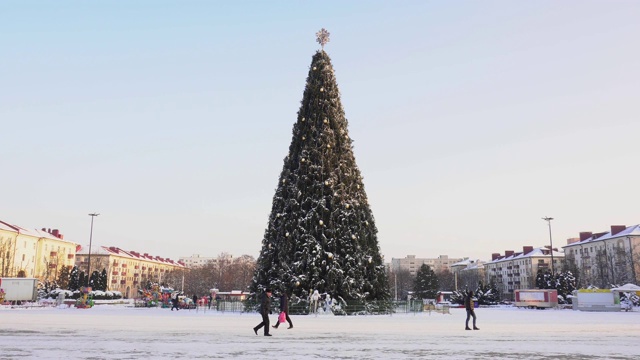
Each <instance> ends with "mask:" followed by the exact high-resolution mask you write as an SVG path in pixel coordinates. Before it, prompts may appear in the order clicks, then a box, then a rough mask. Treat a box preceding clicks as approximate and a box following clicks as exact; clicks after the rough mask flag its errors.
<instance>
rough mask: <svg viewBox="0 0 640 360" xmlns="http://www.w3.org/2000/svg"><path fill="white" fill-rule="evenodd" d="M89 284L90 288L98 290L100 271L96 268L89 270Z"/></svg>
mask: <svg viewBox="0 0 640 360" xmlns="http://www.w3.org/2000/svg"><path fill="white" fill-rule="evenodd" d="M89 286H91V289H92V290H99V286H100V272H98V270H94V271H93V272H91V278H90V279H89Z"/></svg>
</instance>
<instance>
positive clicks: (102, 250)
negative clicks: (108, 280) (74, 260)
mask: <svg viewBox="0 0 640 360" xmlns="http://www.w3.org/2000/svg"><path fill="white" fill-rule="evenodd" d="M76 253H77V254H78V255H88V254H89V245H83V246H81V247H80V248H79V249H78V250H77V251H76ZM91 254H92V255H114V256H120V257H125V258H130V259H135V260H144V261H150V262H157V263H162V264H170V265H174V266H184V264H182V263H179V262H178V261H174V260H171V259H169V258H163V257H160V256H153V255H149V254H147V253H144V254H141V253H139V252H137V251H133V250H129V251H127V250H123V249H121V248H119V247H116V246H92V247H91Z"/></svg>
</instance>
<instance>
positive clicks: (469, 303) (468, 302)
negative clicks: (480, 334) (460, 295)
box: [464, 290, 480, 330]
mask: <svg viewBox="0 0 640 360" xmlns="http://www.w3.org/2000/svg"><path fill="white" fill-rule="evenodd" d="M464 307H465V309H467V322H466V323H465V328H464V329H465V330H471V328H469V318H470V317H472V316H473V330H480V329H479V328H477V327H476V312H475V311H473V291H471V290H469V292H468V293H467V296H466V297H465V298H464Z"/></svg>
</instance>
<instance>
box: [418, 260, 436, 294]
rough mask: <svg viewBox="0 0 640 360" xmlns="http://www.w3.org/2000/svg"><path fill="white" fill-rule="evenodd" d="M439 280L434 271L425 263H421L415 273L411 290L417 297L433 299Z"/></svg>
mask: <svg viewBox="0 0 640 360" xmlns="http://www.w3.org/2000/svg"><path fill="white" fill-rule="evenodd" d="M438 287H439V281H438V276H436V273H435V272H434V271H433V270H432V269H431V267H430V266H429V265H427V264H422V266H420V269H418V272H417V273H416V280H415V283H414V286H413V291H414V294H415V297H416V298H417V299H435V298H436V295H437V293H438Z"/></svg>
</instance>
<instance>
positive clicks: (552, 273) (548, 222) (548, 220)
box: [542, 216, 555, 278]
mask: <svg viewBox="0 0 640 360" xmlns="http://www.w3.org/2000/svg"><path fill="white" fill-rule="evenodd" d="M542 220H544V221H546V222H547V224H548V225H549V245H551V277H552V278H553V275H554V274H555V272H554V271H553V239H552V238H551V220H553V218H552V217H548V216H547V217H543V218H542Z"/></svg>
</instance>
